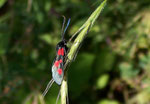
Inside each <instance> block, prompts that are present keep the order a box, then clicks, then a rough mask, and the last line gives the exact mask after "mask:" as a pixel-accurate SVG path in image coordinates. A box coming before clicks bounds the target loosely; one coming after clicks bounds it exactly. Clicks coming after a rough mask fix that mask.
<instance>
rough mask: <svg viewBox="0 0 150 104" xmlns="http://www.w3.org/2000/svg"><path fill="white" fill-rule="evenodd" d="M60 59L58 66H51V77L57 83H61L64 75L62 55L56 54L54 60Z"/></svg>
mask: <svg viewBox="0 0 150 104" xmlns="http://www.w3.org/2000/svg"><path fill="white" fill-rule="evenodd" d="M60 59H61V60H62V63H59V65H58V67H56V66H55V64H53V66H52V77H53V79H54V81H55V82H56V83H57V84H58V85H61V82H62V80H63V76H64V69H63V57H62V56H57V57H56V60H55V62H56V61H59V60H60ZM55 62H54V63H55ZM59 71H60V72H59Z"/></svg>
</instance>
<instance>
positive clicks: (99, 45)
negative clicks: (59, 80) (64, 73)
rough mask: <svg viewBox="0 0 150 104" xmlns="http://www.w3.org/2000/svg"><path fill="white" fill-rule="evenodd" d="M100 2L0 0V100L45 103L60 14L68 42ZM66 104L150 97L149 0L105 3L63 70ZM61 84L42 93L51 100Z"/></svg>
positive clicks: (140, 103)
mask: <svg viewBox="0 0 150 104" xmlns="http://www.w3.org/2000/svg"><path fill="white" fill-rule="evenodd" d="M101 2H102V0H100V1H99V0H55V1H52V0H51V1H50V0H0V104H22V103H24V104H31V103H32V104H33V103H34V104H44V101H43V99H42V98H41V93H42V92H43V91H44V89H45V87H46V85H47V83H48V81H49V80H50V79H51V65H52V62H53V59H54V57H55V48H56V44H57V43H58V42H59V41H60V39H61V37H60V34H61V26H62V21H63V18H62V17H61V15H65V16H66V17H67V18H69V17H71V24H70V27H69V29H68V31H67V34H66V35H65V37H66V39H67V40H69V38H70V37H71V35H72V34H73V33H74V32H76V31H77V30H78V29H79V28H80V26H81V25H82V24H83V23H84V22H85V21H86V19H87V18H88V17H89V16H90V14H91V13H92V12H93V11H94V10H95V9H96V7H97V6H98V5H99V4H100V3H101ZM68 81H69V82H68V84H69V85H68V86H69V100H70V104H135V103H136V104H148V103H149V102H150V87H149V86H150V0H108V1H107V5H106V6H105V8H104V10H103V11H102V14H101V15H100V18H99V19H98V21H97V22H96V23H95V25H94V26H93V27H92V29H91V30H90V32H89V33H88V37H87V38H86V39H85V41H84V43H83V45H82V46H81V49H80V50H79V53H78V55H77V58H76V60H75V61H74V62H73V63H71V65H70V67H69V70H68ZM58 91H59V86H58V85H56V84H54V85H53V86H52V88H51V89H50V91H49V92H48V94H47V95H46V98H45V103H46V104H55V102H56V97H57V94H58Z"/></svg>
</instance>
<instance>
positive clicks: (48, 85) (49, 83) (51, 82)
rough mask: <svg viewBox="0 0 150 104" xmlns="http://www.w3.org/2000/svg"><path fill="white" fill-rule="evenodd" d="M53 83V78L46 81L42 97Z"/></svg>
mask: <svg viewBox="0 0 150 104" xmlns="http://www.w3.org/2000/svg"><path fill="white" fill-rule="evenodd" d="M53 83H54V80H53V79H51V80H50V81H49V82H48V84H47V86H46V89H45V90H44V92H43V94H42V95H43V97H44V96H45V95H46V94H47V92H48V90H49V89H50V88H51V86H52V85H53Z"/></svg>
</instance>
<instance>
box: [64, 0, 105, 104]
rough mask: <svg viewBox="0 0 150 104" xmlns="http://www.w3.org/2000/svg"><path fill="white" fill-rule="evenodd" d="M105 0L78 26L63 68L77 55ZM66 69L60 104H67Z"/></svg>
mask: <svg viewBox="0 0 150 104" xmlns="http://www.w3.org/2000/svg"><path fill="white" fill-rule="evenodd" d="M106 1H107V0H104V1H103V2H102V3H101V4H100V5H99V6H98V8H97V9H96V10H95V11H94V12H93V13H92V14H91V16H90V17H89V18H88V20H87V21H86V22H85V23H84V24H83V25H82V26H81V27H80V28H79V30H81V29H82V28H83V29H82V30H81V31H80V33H79V35H78V36H77V37H76V39H75V40H74V42H73V44H72V46H71V48H70V50H69V52H68V55H67V60H66V63H65V65H64V70H65V69H66V67H67V66H68V64H69V63H70V62H71V61H73V60H74V58H75V57H76V55H77V52H78V50H79V48H80V46H81V43H82V42H83V40H84V38H85V37H86V35H87V33H88V31H89V29H90V28H91V27H92V26H93V24H94V22H95V20H96V19H97V18H98V16H99V15H100V13H101V11H102V10H103V8H104V6H105V4H106ZM79 30H78V31H79ZM66 73H67V70H65V74H64V79H63V81H62V84H61V104H67V101H66V100H67V97H68V86H67V80H66V79H67V74H66Z"/></svg>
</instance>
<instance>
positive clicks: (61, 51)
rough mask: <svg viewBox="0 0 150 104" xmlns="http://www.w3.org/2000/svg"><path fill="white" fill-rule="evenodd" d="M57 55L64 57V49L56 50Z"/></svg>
mask: <svg viewBox="0 0 150 104" xmlns="http://www.w3.org/2000/svg"><path fill="white" fill-rule="evenodd" d="M57 54H58V55H62V56H64V49H63V48H60V49H59V50H58V52H57Z"/></svg>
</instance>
